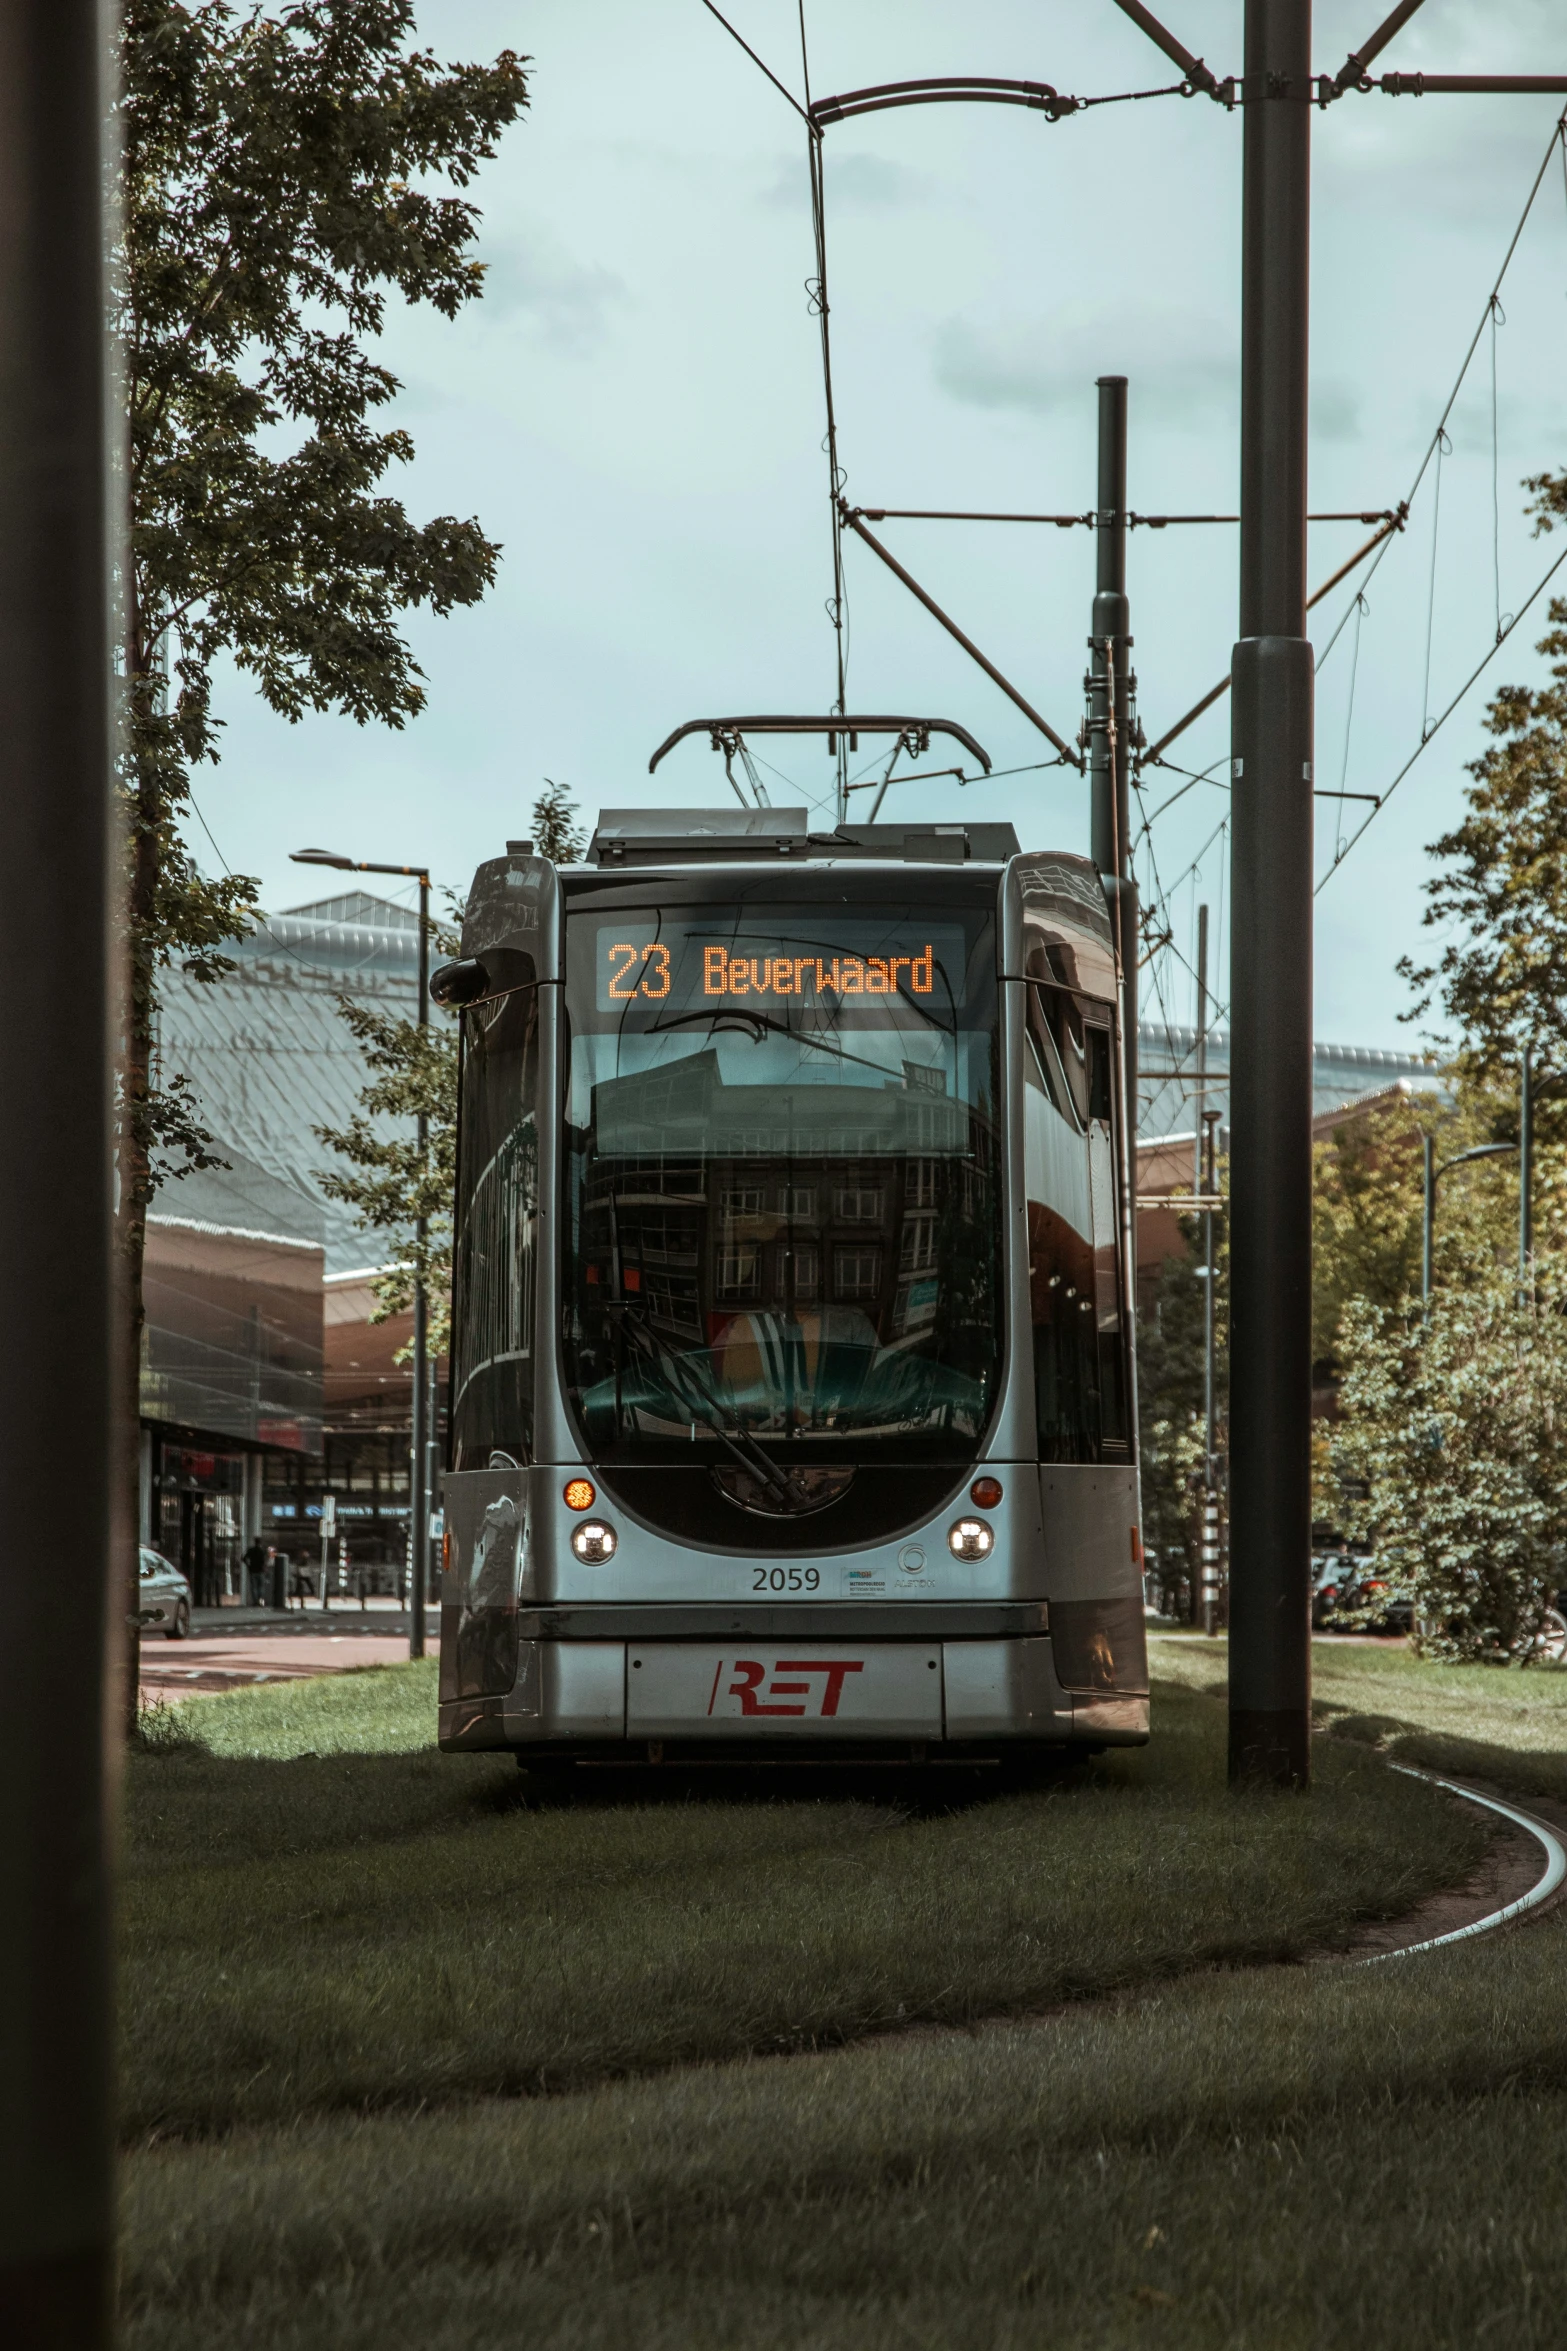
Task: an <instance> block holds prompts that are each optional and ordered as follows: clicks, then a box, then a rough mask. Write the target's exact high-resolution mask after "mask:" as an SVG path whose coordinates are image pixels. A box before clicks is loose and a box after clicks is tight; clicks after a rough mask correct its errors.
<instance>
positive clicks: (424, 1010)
mask: <svg viewBox="0 0 1567 2351" xmlns="http://www.w3.org/2000/svg"><path fill="white" fill-rule="evenodd" d="M418 1018H419V1030H420V1043H421V1045H422V1044H423V1042H424V1031H425V1030H426V1029H427V1028H428V1027H429V1025H430V877H429V875H428V874H427V873H422V874H421V875H420V876H419V1015H418ZM422 1058H423V1057H422V1056H421V1067H422ZM429 1144H430V1122H429V1120H428V1118H427V1117H426V1116H425V1114H424V1112H423V1111H422V1110H421V1111H420V1113H419V1117H418V1144H417V1155H418V1161H419V1181H420V1183H421V1184H422V1183H423V1182H424V1174H425V1158H426V1154H427V1152H428V1150H429ZM429 1231H430V1228H429V1223H428V1220H427V1219H426V1218H425V1217H423V1216H421V1217H419V1218H418V1219H417V1220H416V1222H415V1226H414V1232H415V1246H416V1249H417V1257H416V1261H415V1267H414V1365H413V1391H414V1392H413V1428H412V1431H411V1448H410V1458H409V1463H408V1654H409V1656H410V1657H422V1656H423V1655H424V1586H425V1575H424V1565H425V1552H426V1550H427V1548H428V1544H429V1533H430V1523H429V1522H430V1506H429V1501H428V1497H427V1489H426V1471H427V1467H428V1464H427V1463H426V1460H425V1415H426V1413H427V1411H428V1408H429V1382H428V1380H427V1378H426V1373H425V1366H426V1358H427V1356H428V1353H429V1299H428V1297H427V1296H426V1293H425V1282H424V1253H425V1247H426V1244H427V1241H428V1239H429Z"/></svg>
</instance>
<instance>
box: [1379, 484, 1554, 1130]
mask: <svg viewBox="0 0 1567 2351" xmlns="http://www.w3.org/2000/svg"><path fill="white" fill-rule="evenodd" d="M1525 487H1526V488H1527V489H1529V490H1530V491H1531V492H1532V493H1533V508H1534V513H1535V517H1536V526H1537V528H1538V529H1539V530H1544V531H1549V530H1551V529H1552V528H1553V527H1554V526H1555V524H1556V523H1557V522H1558V521H1561V520H1563V519H1567V474H1558V475H1552V474H1538V475H1536V476H1535V477H1534V478H1533V479H1532V480H1530V481H1529V482H1528V483H1526V485H1525ZM1549 609H1550V622H1551V626H1550V629H1549V631H1548V633H1547V634H1546V635H1545V636H1544V637H1542V638H1541V639H1540V641H1539V645H1538V647H1537V650H1538V651H1539V652H1540V653H1542V654H1544V655H1545V657H1546V659H1547V660H1548V661H1549V663H1550V665H1551V683H1550V684H1549V685H1546V686H1541V687H1530V686H1503V687H1502V688H1501V689H1500V691H1499V692H1498V693H1497V695H1496V696H1495V698H1494V699H1493V701H1492V702H1491V704H1490V707H1489V709H1488V710H1487V713H1486V721H1485V723H1486V726H1487V729H1488V730H1489V732H1490V734H1491V735H1492V736H1493V738H1494V740H1493V742H1492V744H1491V747H1490V748H1489V749H1488V750H1487V751H1484V752H1482V754H1481V756H1480V757H1479V758H1478V759H1475V760H1472V761H1471V762H1470V764H1469V774H1470V777H1471V778H1472V781H1471V783H1470V785H1469V787H1468V791H1467V793H1466V799H1467V802H1468V811H1467V814H1466V815H1465V817H1464V819H1463V821H1462V823H1460V824H1458V825H1455V826H1454V828H1453V829H1452V831H1451V832H1448V833H1444V834H1443V835H1442V837H1441V839H1440V840H1437V841H1434V842H1432V844H1431V854H1432V856H1433V857H1437V858H1440V859H1442V860H1443V861H1444V870H1443V871H1442V872H1441V873H1439V874H1437V875H1436V876H1434V877H1433V879H1432V880H1431V881H1429V882H1428V883H1427V884H1426V897H1427V899H1428V901H1429V903H1428V905H1427V907H1426V913H1425V920H1426V922H1427V923H1428V924H1431V925H1440V926H1443V927H1447V926H1454V927H1456V929H1457V931H1458V932H1459V934H1460V935H1459V936H1458V937H1456V938H1454V939H1453V940H1452V941H1451V943H1450V944H1449V945H1448V946H1447V947H1445V948H1444V949H1443V951H1442V953H1441V955H1440V956H1439V957H1438V958H1437V960H1436V961H1435V962H1434V963H1432V964H1429V965H1425V966H1420V967H1417V966H1416V965H1415V964H1414V963H1413V962H1412V961H1411V960H1410V959H1409V958H1407V957H1406V958H1405V959H1404V961H1403V962H1401V963H1400V965H1399V969H1400V971H1401V972H1402V973H1403V974H1404V976H1405V977H1406V978H1407V979H1408V980H1410V981H1411V982H1412V984H1413V985H1414V986H1415V987H1416V988H1418V989H1419V990H1420V991H1421V994H1420V997H1419V1000H1418V1002H1417V1003H1416V1005H1415V1007H1414V1008H1413V1010H1412V1012H1411V1013H1410V1015H1409V1017H1410V1018H1411V1019H1415V1018H1418V1017H1419V1016H1420V1015H1422V1014H1424V1013H1426V1012H1428V1011H1429V1010H1431V1008H1432V1006H1433V1005H1434V1004H1439V1005H1440V1007H1441V1009H1442V1011H1444V1012H1445V1013H1446V1015H1447V1017H1448V1019H1449V1020H1450V1021H1452V1022H1453V1023H1454V1024H1455V1025H1456V1026H1457V1028H1458V1029H1459V1030H1460V1032H1461V1034H1462V1038H1463V1043H1462V1046H1461V1048H1460V1052H1459V1057H1458V1058H1459V1067H1460V1069H1461V1070H1462V1071H1463V1073H1464V1074H1465V1076H1466V1077H1468V1078H1469V1079H1471V1080H1472V1081H1474V1082H1477V1083H1479V1084H1481V1085H1489V1086H1492V1087H1498V1088H1500V1087H1503V1086H1504V1085H1508V1084H1510V1085H1511V1087H1512V1088H1513V1089H1514V1090H1516V1084H1517V1068H1518V1063H1519V1060H1520V1058H1521V1054H1522V1048H1523V1046H1524V1044H1525V1043H1529V1044H1532V1046H1533V1048H1534V1059H1535V1070H1536V1077H1537V1084H1538V1099H1539V1114H1540V1121H1541V1131H1542V1132H1544V1133H1567V1086H1564V1080H1567V601H1564V600H1562V599H1560V598H1556V599H1553V601H1552V603H1551V605H1550V608H1549Z"/></svg>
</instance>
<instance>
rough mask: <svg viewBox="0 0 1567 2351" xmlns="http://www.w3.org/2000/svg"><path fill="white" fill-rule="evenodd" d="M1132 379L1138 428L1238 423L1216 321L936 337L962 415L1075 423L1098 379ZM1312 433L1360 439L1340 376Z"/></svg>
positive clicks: (1227, 329) (1228, 336) (1226, 333)
mask: <svg viewBox="0 0 1567 2351" xmlns="http://www.w3.org/2000/svg"><path fill="white" fill-rule="evenodd" d="M1112 374H1119V375H1125V376H1129V377H1130V378H1131V390H1132V398H1133V400H1134V401H1135V402H1136V409H1137V415H1138V419H1139V421H1140V422H1142V421H1146V422H1147V423H1149V424H1158V425H1161V426H1164V427H1166V428H1169V427H1173V428H1175V429H1177V430H1182V429H1186V428H1194V429H1195V428H1197V427H1201V428H1203V429H1205V430H1206V429H1208V428H1209V427H1212V426H1215V425H1229V426H1234V425H1235V424H1236V423H1237V422H1238V420H1239V415H1240V348H1239V344H1238V342H1237V340H1236V336H1235V333H1234V330H1233V328H1232V327H1231V326H1229V325H1228V324H1227V323H1225V322H1224V321H1222V320H1217V319H1206V318H1203V317H1200V316H1196V315H1194V314H1193V313H1191V312H1189V311H1186V310H1157V309H1150V308H1147V307H1142V308H1140V309H1139V310H1138V311H1137V312H1136V314H1135V315H1130V316H1129V315H1128V314H1126V313H1124V312H1119V311H1118V312H1115V313H1114V314H1112V313H1109V312H1097V311H1096V312H1094V313H1092V314H1084V313H1073V312H1063V313H1062V314H1061V315H1060V316H1059V317H1058V318H1055V319H1032V320H1025V321H1022V322H1020V323H1019V324H1018V325H1016V326H1013V327H1003V328H999V329H996V328H987V327H983V326H978V325H975V324H973V323H971V322H970V321H967V320H965V319H961V318H950V319H948V320H946V321H945V322H944V324H943V325H942V326H941V327H939V328H938V329H937V332H936V339H935V376H936V381H937V383H938V384H939V385H940V387H941V389H942V390H943V391H944V392H946V393H947V394H948V396H949V397H950V398H951V399H953V400H958V401H961V402H963V404H964V405H965V406H967V407H970V408H989V409H1009V408H1010V409H1015V410H1017V411H1019V412H1020V413H1022V414H1025V415H1032V416H1048V415H1051V414H1053V413H1055V412H1056V411H1057V410H1066V411H1068V412H1071V413H1080V412H1081V410H1082V406H1083V401H1084V399H1085V397H1086V396H1087V394H1088V393H1089V391H1090V390H1091V389H1092V386H1093V382H1094V379H1095V377H1096V376H1102V375H1112ZM1311 429H1312V432H1313V434H1314V435H1315V436H1316V437H1317V438H1318V439H1320V440H1323V441H1355V440H1358V439H1359V438H1360V433H1361V418H1360V397H1359V394H1358V392H1357V390H1356V388H1355V386H1354V384H1353V383H1351V382H1349V381H1347V380H1346V379H1345V378H1344V377H1342V376H1327V377H1324V378H1322V379H1321V380H1320V381H1317V382H1314V383H1313V385H1312V387H1311Z"/></svg>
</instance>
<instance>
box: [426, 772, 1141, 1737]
mask: <svg viewBox="0 0 1567 2351" xmlns="http://www.w3.org/2000/svg"><path fill="white" fill-rule="evenodd" d="M431 985H432V993H433V994H434V995H435V996H436V997H437V999H438V1000H439V1001H441V1002H443V1003H445V1004H447V1005H449V1006H454V1007H460V1008H461V1022H462V1074H461V1107H460V1120H459V1133H458V1175H457V1201H456V1236H455V1278H454V1332H453V1342H452V1359H451V1391H450V1398H451V1401H450V1431H451V1435H450V1455H449V1468H448V1472H447V1476H446V1479H445V1526H446V1535H445V1545H444V1554H443V1575H442V1585H441V1664H440V1740H441V1745H442V1747H443V1748H445V1749H447V1750H470V1749H474V1748H499V1747H511V1748H514V1749H515V1750H516V1752H517V1757H518V1760H519V1762H521V1763H524V1764H528V1765H531V1766H535V1767H538V1768H540V1769H542V1770H544V1771H545V1772H547V1773H550V1774H551V1775H552V1776H560V1775H561V1773H562V1771H563V1767H565V1766H566V1765H568V1764H571V1763H586V1762H604V1761H621V1762H650V1763H659V1762H675V1761H677V1760H679V1761H686V1762H689V1761H694V1760H708V1761H716V1760H718V1759H720V1758H726V1759H748V1760H753V1761H758V1762H760V1761H763V1760H767V1759H793V1760H795V1761H805V1760H819V1761H822V1762H826V1761H827V1760H829V1759H830V1758H845V1759H846V1758H858V1759H877V1758H880V1759H885V1760H888V1761H894V1760H895V1761H901V1762H911V1761H912V1762H915V1763H918V1762H921V1761H928V1762H936V1761H938V1760H945V1759H953V1760H955V1759H959V1758H963V1759H986V1758H989V1759H997V1760H1002V1761H1005V1760H1008V1759H1012V1760H1015V1761H1018V1760H1026V1759H1028V1758H1030V1757H1033V1758H1039V1757H1041V1756H1042V1755H1043V1753H1044V1751H1045V1750H1048V1749H1057V1750H1058V1749H1060V1748H1061V1747H1062V1746H1064V1745H1067V1744H1070V1743H1076V1744H1077V1745H1079V1746H1088V1747H1091V1748H1099V1747H1103V1746H1105V1745H1107V1744H1136V1743H1140V1742H1141V1741H1143V1740H1144V1739H1146V1737H1147V1735H1148V1677H1147V1653H1146V1643H1145V1635H1144V1622H1143V1602H1142V1577H1141V1546H1140V1541H1139V1527H1138V1520H1139V1509H1138V1483H1137V1461H1136V1434H1135V1429H1136V1415H1135V1386H1134V1379H1135V1374H1134V1363H1133V1346H1132V1325H1131V1316H1130V1314H1129V1312H1128V1305H1129V1297H1130V1283H1131V1278H1132V1252H1131V1239H1130V1236H1131V1208H1132V1201H1131V1196H1130V1186H1129V1175H1128V1167H1127V1160H1126V1154H1125V1144H1124V1135H1125V1105H1124V1099H1123V1089H1122V1085H1121V1081H1120V1075H1119V1073H1120V1070H1121V1061H1120V1055H1119V1036H1118V1014H1117V985H1116V970H1115V965H1114V959H1113V955H1112V947H1111V929H1110V922H1109V918H1108V913H1107V907H1106V900H1105V895H1104V889H1103V886H1102V884H1101V881H1100V878H1099V875H1098V874H1097V872H1096V871H1095V869H1094V867H1093V866H1092V865H1090V864H1089V863H1087V862H1086V861H1085V860H1083V859H1081V858H1077V857H1071V856H1064V855H1056V854H1054V853H1050V852H1044V853H1037V854H1029V855H1021V854H1019V851H1018V844H1017V839H1016V836H1015V834H1014V832H1013V830H1012V827H1011V826H1010V825H1006V824H986V823H971V824H959V823H953V824H937V825H913V824H910V825H900V824H870V825H847V824H846V825H839V826H837V827H836V828H835V829H834V830H833V831H831V832H830V833H827V834H822V833H813V832H812V831H811V830H810V829H809V821H808V817H807V812H806V811H805V810H804V809H799V808H755V809H753V808H745V807H737V808H731V809H725V810H720V811H714V810H709V809H703V810H679V809H665V810H655V811H636V812H631V811H623V810H610V811H606V812H605V813H604V814H602V815H601V816H600V818H599V821H598V826H597V829H596V832H595V834H594V838H593V841H592V845H591V847H590V849H589V851H588V853H587V857H586V861H585V862H584V863H583V864H582V865H580V866H575V867H569V868H560V869H557V868H556V867H555V866H554V865H552V864H550V863H548V862H547V861H546V860H544V859H542V858H540V857H538V856H535V855H534V854H533V853H532V850H531V845H530V844H529V843H527V842H514V843H512V844H510V846H509V848H508V853H507V855H506V856H504V857H498V858H494V859H492V860H490V861H489V862H487V863H486V864H484V865H482V866H481V867H480V868H479V871H478V874H477V876H476V877H475V880H474V885H473V889H472V892H471V895H470V897H469V900H468V906H467V914H466V920H465V923H464V927H463V937H462V960H461V961H460V962H457V963H452V964H448V965H446V966H444V967H442V969H441V970H439V971H438V972H437V973H436V974H435V976H434V979H433V980H432V983H431Z"/></svg>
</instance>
